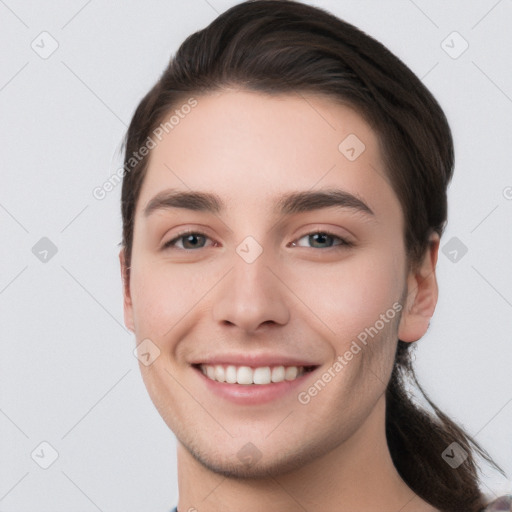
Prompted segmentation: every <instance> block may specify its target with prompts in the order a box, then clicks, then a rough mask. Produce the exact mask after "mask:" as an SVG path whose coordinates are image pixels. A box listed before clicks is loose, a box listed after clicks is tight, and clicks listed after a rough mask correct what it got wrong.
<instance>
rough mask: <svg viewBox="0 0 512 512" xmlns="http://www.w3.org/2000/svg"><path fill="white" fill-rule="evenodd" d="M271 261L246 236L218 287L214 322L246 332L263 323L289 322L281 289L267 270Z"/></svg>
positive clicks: (266, 253)
mask: <svg viewBox="0 0 512 512" xmlns="http://www.w3.org/2000/svg"><path fill="white" fill-rule="evenodd" d="M272 261H273V258H272V256H271V254H270V253H268V252H267V251H264V250H263V247H262V246H261V245H260V244H259V243H258V242H256V240H254V239H251V237H247V239H245V240H244V241H242V242H241V243H240V244H239V245H238V246H237V248H236V251H235V252H234V254H233V257H232V259H231V261H230V263H231V265H232V270H231V272H229V274H228V275H227V276H226V279H224V280H223V282H222V285H221V286H220V287H219V288H218V290H217V294H216V297H215V301H214V305H213V318H214V321H216V322H220V323H223V324H230V325H231V324H232V325H234V326H238V327H239V328H240V329H243V330H245V331H247V332H252V331H255V330H257V329H258V327H259V326H260V325H261V324H263V323H269V322H273V323H275V324H280V325H284V324H285V323H287V322H288V320H289V316H290V313H289V309H288V303H287V297H286V293H285V290H284V289H283V287H282V286H281V285H280V282H279V280H278V279H277V278H276V277H275V275H274V272H275V271H274V272H272V271H271V270H270V268H269V267H272Z"/></svg>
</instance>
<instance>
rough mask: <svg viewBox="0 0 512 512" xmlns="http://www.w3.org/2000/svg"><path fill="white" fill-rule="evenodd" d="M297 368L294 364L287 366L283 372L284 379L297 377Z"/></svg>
mask: <svg viewBox="0 0 512 512" xmlns="http://www.w3.org/2000/svg"><path fill="white" fill-rule="evenodd" d="M297 373H298V368H297V367H296V366H288V368H286V371H285V372H284V378H285V380H294V379H296V378H297Z"/></svg>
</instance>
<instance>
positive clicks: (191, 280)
mask: <svg viewBox="0 0 512 512" xmlns="http://www.w3.org/2000/svg"><path fill="white" fill-rule="evenodd" d="M217 273H218V272H214V271H213V269H211V268H209V267H207V266H205V265H203V266H200V265H194V264H189V265H187V264H170V263H169V262H165V261H162V260H161V259H157V258H151V257H145V256H140V257H136V258H134V260H133V262H132V274H131V281H130V290H131V295H132V302H133V312H134V319H135V326H136V334H137V338H140V339H142V338H144V337H150V338H151V339H152V340H153V341H154V342H155V343H157V344H159V345H162V344H165V343H169V340H171V339H173V338H175V337H176V336H175V335H176V333H177V332H179V330H180V326H181V324H185V323H186V321H185V320H186V318H187V316H188V315H189V314H191V313H192V311H196V310H197V308H200V305H201V303H202V302H203V301H204V298H206V297H207V294H208V292H209V290H211V289H212V288H213V287H214V285H215V282H216V281H218V278H216V274H217ZM171 332H172V333H173V336H170V334H171Z"/></svg>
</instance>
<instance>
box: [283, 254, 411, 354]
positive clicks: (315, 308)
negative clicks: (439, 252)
mask: <svg viewBox="0 0 512 512" xmlns="http://www.w3.org/2000/svg"><path fill="white" fill-rule="evenodd" d="M400 262H401V256H400V254H395V253H393V251H388V252H386V250H384V249H382V250H380V251H377V250H376V251H367V252H366V253H364V254H363V253H360V254H358V255H357V256H355V255H354V257H353V258H352V259H347V260H345V261H343V262H342V263H339V264H336V265H331V266H326V265H318V264H316V265H311V266H309V268H308V269H307V270H306V271H305V270H304V269H302V271H301V272H293V273H294V274H296V275H292V271H288V275H289V278H288V279H289V282H291V283H294V291H295V292H296V293H297V296H298V297H300V298H301V299H303V301H304V303H305V304H306V305H307V306H308V307H309V308H310V312H309V316H311V320H312V321H313V322H314V324H313V325H320V328H321V329H322V330H323V331H325V334H326V336H327V337H328V338H331V339H332V337H333V336H335V337H336V338H337V339H339V340H342V341H340V342H339V343H340V344H342V345H343V346H345V345H350V342H351V340H353V339H355V338H356V337H357V336H358V335H359V333H361V332H364V330H365V329H366V328H370V327H372V326H375V323H376V322H378V325H377V327H380V326H381V323H382V322H381V321H379V320H380V318H381V315H385V316H386V319H389V318H394V317H395V316H396V308H397V307H398V306H397V304H396V303H397V302H398V301H399V300H400V297H401V291H402V289H403V286H404V280H403V275H402V273H401V270H400V269H401V267H400V265H401V263H400ZM296 270H299V269H296ZM305 276H307V277H305ZM394 304H395V308H393V305H394ZM319 320H320V321H321V322H320V323H319ZM342 348H343V347H339V350H341V349H342Z"/></svg>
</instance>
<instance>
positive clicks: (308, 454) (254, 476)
mask: <svg viewBox="0 0 512 512" xmlns="http://www.w3.org/2000/svg"><path fill="white" fill-rule="evenodd" d="M181 444H182V446H183V447H184V448H185V450H186V451H187V452H188V453H189V454H190V455H191V456H192V457H193V458H194V459H195V460H196V461H197V462H199V464H201V465H202V466H203V467H204V468H205V469H207V470H209V471H211V472H213V473H216V474H218V475H222V476H223V477H225V478H231V479H238V480H259V479H267V478H275V477H278V476H281V475H285V474H287V473H291V472H294V471H297V470H299V469H301V468H303V467H304V466H305V465H307V464H308V463H310V462H312V461H313V460H315V459H316V458H318V457H321V456H322V455H323V451H322V450H321V449H320V448H319V447H313V446H310V447H309V448H306V447H305V446H304V443H302V444H300V445H299V447H298V448H297V450H295V451H292V452H290V451H288V452H287V453H283V450H282V447H281V450H279V447H276V448H275V453H273V454H269V453H268V450H265V449H262V450H261V451H260V450H258V448H256V446H255V445H253V444H252V443H250V442H249V443H246V444H245V445H244V446H243V447H242V448H241V449H240V450H239V451H238V452H234V453H229V454H226V453H224V454H220V453H218V452H216V453H212V452H206V451H204V450H200V449H198V447H197V446H195V447H190V446H187V445H185V444H183V443H181ZM230 449H232V448H231V447H230ZM324 451H325V452H327V451H328V447H325V449H324Z"/></svg>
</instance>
